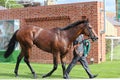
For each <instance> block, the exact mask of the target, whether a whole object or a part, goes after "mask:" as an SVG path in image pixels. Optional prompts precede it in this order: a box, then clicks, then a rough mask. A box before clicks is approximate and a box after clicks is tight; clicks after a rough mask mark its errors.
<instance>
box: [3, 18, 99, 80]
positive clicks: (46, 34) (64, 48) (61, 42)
mask: <svg viewBox="0 0 120 80" xmlns="http://www.w3.org/2000/svg"><path fill="white" fill-rule="evenodd" d="M80 34H84V35H86V36H88V38H90V39H92V41H95V40H97V39H98V37H97V35H96V33H95V32H94V30H93V29H92V27H91V25H90V24H89V21H88V20H78V21H76V22H74V23H72V24H69V25H68V26H66V27H63V28H52V29H44V28H41V27H38V26H32V25H26V26H24V27H22V28H20V29H19V30H17V31H16V32H15V33H14V34H13V36H12V38H11V39H10V42H9V44H8V48H7V50H6V52H5V54H4V57H5V58H7V57H9V56H10V55H11V54H12V52H13V51H14V49H15V46H16V44H17V43H18V42H19V44H20V47H21V52H20V54H19V56H18V58H17V62H16V66H15V70H14V73H15V76H18V68H19V63H20V61H21V59H22V58H23V57H24V62H25V63H26V64H27V66H28V67H29V69H30V70H31V72H32V74H33V77H34V78H36V73H35V71H34V70H33V69H32V67H31V65H30V61H29V57H30V53H31V52H32V46H33V45H36V46H37V47H38V48H40V49H42V50H44V51H47V52H49V53H52V55H53V64H54V66H53V69H52V70H51V71H50V72H49V73H47V74H45V75H43V76H42V77H43V78H44V77H48V76H51V74H52V73H53V72H54V71H55V70H56V69H57V66H58V55H59V54H60V60H61V64H62V70H63V75H64V72H65V69H66V68H65V60H64V58H65V56H66V54H67V53H68V50H69V49H70V45H71V43H72V42H73V41H74V40H75V39H76V38H77V37H78V36H79V35H80Z"/></svg>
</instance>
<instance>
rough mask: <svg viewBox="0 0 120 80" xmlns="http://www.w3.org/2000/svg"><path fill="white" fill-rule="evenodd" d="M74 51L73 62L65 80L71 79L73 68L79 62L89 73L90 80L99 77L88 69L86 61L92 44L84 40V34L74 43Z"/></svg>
mask: <svg viewBox="0 0 120 80" xmlns="http://www.w3.org/2000/svg"><path fill="white" fill-rule="evenodd" d="M73 46H74V50H73V55H74V57H73V59H72V62H71V63H70V64H69V65H68V67H67V69H66V71H65V75H64V78H65V79H68V78H69V76H68V75H69V73H70V71H71V70H72V68H73V67H74V66H75V64H76V63H77V61H79V62H80V63H81V65H82V66H83V68H84V69H85V71H86V72H87V74H88V76H89V78H95V77H97V75H93V74H92V73H91V72H90V70H89V67H88V62H87V60H86V56H87V55H88V53H89V50H90V42H89V40H84V37H83V34H81V35H80V36H79V37H78V38H77V39H76V40H75V41H74V42H73Z"/></svg>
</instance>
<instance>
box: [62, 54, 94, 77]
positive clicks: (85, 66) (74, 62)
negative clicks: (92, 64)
mask: <svg viewBox="0 0 120 80" xmlns="http://www.w3.org/2000/svg"><path fill="white" fill-rule="evenodd" d="M78 61H79V62H80V63H81V65H82V66H83V68H84V69H85V71H86V72H87V74H88V76H89V77H92V76H93V75H92V74H91V72H90V70H89V67H88V62H87V60H86V57H85V56H81V57H80V56H79V55H74V58H73V59H72V62H71V63H70V64H69V65H68V67H67V69H66V72H65V76H64V77H65V78H68V75H69V73H70V71H71V70H72V68H73V67H74V66H75V64H76V63H77V62H78Z"/></svg>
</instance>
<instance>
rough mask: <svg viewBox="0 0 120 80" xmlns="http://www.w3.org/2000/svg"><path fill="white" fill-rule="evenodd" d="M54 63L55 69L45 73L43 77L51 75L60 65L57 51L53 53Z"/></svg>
mask: <svg viewBox="0 0 120 80" xmlns="http://www.w3.org/2000/svg"><path fill="white" fill-rule="evenodd" d="M53 63H54V66H53V69H52V70H51V71H50V72H49V73H47V74H45V75H43V76H42V78H45V77H48V76H51V75H52V73H53V72H54V71H55V70H56V69H57V66H58V54H56V53H55V54H53Z"/></svg>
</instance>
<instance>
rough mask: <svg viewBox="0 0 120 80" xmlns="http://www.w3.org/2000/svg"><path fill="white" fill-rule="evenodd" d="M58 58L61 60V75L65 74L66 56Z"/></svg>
mask: <svg viewBox="0 0 120 80" xmlns="http://www.w3.org/2000/svg"><path fill="white" fill-rule="evenodd" d="M60 60H61V64H62V69H63V75H64V74H65V70H66V63H65V61H66V57H64V56H62V55H61V56H60Z"/></svg>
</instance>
